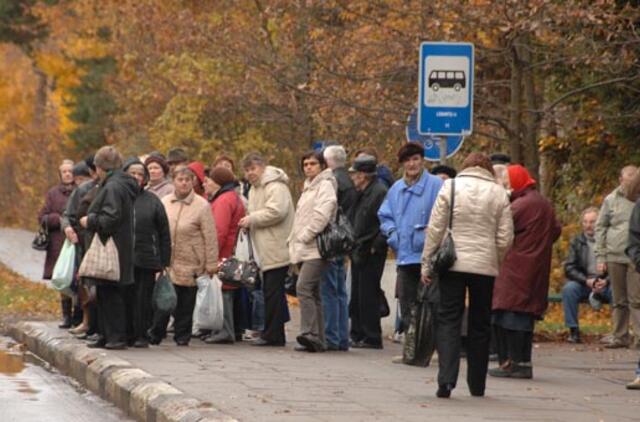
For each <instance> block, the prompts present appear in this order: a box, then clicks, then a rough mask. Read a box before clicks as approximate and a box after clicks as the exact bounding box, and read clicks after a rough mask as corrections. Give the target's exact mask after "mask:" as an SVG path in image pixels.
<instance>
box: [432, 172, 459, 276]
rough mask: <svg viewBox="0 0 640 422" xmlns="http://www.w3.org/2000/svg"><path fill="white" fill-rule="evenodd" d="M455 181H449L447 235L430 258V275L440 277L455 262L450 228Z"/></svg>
mask: <svg viewBox="0 0 640 422" xmlns="http://www.w3.org/2000/svg"><path fill="white" fill-rule="evenodd" d="M455 185H456V181H455V179H451V204H450V205H449V225H448V227H447V234H446V236H445V238H444V240H443V241H442V243H441V244H440V247H439V248H438V250H437V251H436V252H435V253H434V254H433V255H432V256H431V272H432V274H438V275H442V274H444V273H446V272H447V271H449V268H451V267H452V266H453V264H454V263H455V262H456V259H457V256H456V248H455V245H454V244H453V236H452V234H451V228H452V226H453V207H454V206H455Z"/></svg>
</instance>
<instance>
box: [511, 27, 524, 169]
mask: <svg viewBox="0 0 640 422" xmlns="http://www.w3.org/2000/svg"><path fill="white" fill-rule="evenodd" d="M519 38H520V37H516V38H515V39H514V40H513V43H512V44H511V48H510V54H511V57H510V65H511V101H510V106H509V129H510V131H511V136H510V139H509V144H510V151H511V162H512V163H520V162H521V161H522V147H521V144H520V137H521V133H522V120H521V116H522V109H521V108H522V62H521V61H520V58H519V57H518V48H517V44H518V40H519Z"/></svg>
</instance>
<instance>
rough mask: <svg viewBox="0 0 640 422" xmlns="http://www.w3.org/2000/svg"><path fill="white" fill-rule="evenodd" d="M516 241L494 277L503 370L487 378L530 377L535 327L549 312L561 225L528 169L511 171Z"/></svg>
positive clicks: (512, 168) (511, 168) (517, 167)
mask: <svg viewBox="0 0 640 422" xmlns="http://www.w3.org/2000/svg"><path fill="white" fill-rule="evenodd" d="M507 172H508V174H509V181H510V184H511V188H512V193H511V212H512V214H513V227H514V231H515V238H514V241H513V246H512V247H511V249H510V250H509V252H507V256H506V257H505V260H504V262H503V263H502V266H501V268H500V274H499V275H498V277H497V278H496V282H495V287H494V290H493V312H494V314H493V325H494V329H495V333H496V340H497V345H498V358H499V362H500V366H499V367H498V368H496V369H492V370H490V371H489V375H492V376H497V377H510V378H531V377H532V376H533V370H532V366H531V349H532V340H533V326H534V323H535V320H536V319H542V315H543V314H544V312H545V310H546V309H547V295H548V290H549V273H550V271H551V248H552V245H553V242H555V241H556V239H557V238H558V237H559V236H560V232H561V229H562V227H561V225H560V223H559V222H558V220H557V219H556V217H555V213H554V211H553V207H552V205H551V203H550V202H549V201H547V200H546V199H545V198H544V197H543V196H542V195H541V194H540V193H539V192H538V191H537V190H536V188H535V185H536V181H535V180H533V179H532V178H531V176H530V175H529V172H528V171H527V169H526V168H524V167H522V166H521V165H511V166H509V167H508V168H507Z"/></svg>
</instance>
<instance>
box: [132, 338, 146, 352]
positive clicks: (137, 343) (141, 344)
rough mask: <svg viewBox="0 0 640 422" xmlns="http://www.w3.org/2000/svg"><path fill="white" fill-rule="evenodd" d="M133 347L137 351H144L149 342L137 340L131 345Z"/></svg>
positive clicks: (141, 339)
mask: <svg viewBox="0 0 640 422" xmlns="http://www.w3.org/2000/svg"><path fill="white" fill-rule="evenodd" d="M133 347H136V348H138V349H144V348H147V347H149V341H148V340H147V339H143V338H139V339H138V340H136V341H135V342H134V343H133Z"/></svg>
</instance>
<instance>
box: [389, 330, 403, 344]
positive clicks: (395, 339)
mask: <svg viewBox="0 0 640 422" xmlns="http://www.w3.org/2000/svg"><path fill="white" fill-rule="evenodd" d="M391 341H393V342H394V343H402V342H404V333H398V332H395V333H393V337H391Z"/></svg>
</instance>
